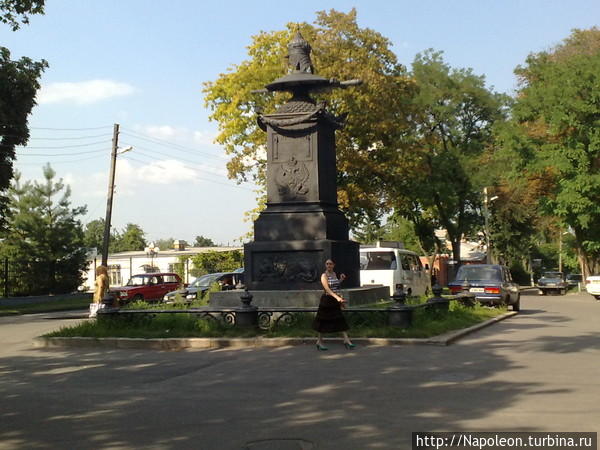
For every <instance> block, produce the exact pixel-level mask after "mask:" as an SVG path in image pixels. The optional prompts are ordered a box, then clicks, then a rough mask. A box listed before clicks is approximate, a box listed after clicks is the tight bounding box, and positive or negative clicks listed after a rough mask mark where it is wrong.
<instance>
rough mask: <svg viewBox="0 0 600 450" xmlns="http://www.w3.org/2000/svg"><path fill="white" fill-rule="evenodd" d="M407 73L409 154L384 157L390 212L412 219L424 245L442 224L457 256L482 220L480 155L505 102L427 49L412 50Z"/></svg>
mask: <svg viewBox="0 0 600 450" xmlns="http://www.w3.org/2000/svg"><path fill="white" fill-rule="evenodd" d="M412 76H413V78H414V81H415V83H416V87H417V93H416V95H415V96H414V97H413V99H412V104H413V108H412V111H413V113H414V116H413V129H412V131H411V134H410V137H409V140H410V146H411V151H407V152H398V153H397V154H396V155H394V156H393V158H390V163H389V167H390V169H389V170H388V172H387V173H386V174H385V176H384V177H383V179H382V184H383V185H384V186H385V187H386V194H387V195H388V196H389V197H390V200H389V201H390V203H391V204H393V205H394V207H395V211H396V214H399V215H401V216H403V217H406V218H407V219H409V220H411V221H412V222H413V223H414V225H415V231H416V232H417V235H419V236H420V237H421V238H422V243H423V244H424V245H423V247H424V248H427V247H431V245H432V244H433V245H436V244H437V242H436V241H435V240H433V241H432V239H431V235H432V232H433V230H434V229H435V228H440V227H441V228H444V229H445V230H446V231H447V233H448V238H449V241H450V242H451V244H452V253H453V257H454V259H455V260H456V261H460V243H461V240H462V239H463V237H465V236H467V235H469V234H471V233H472V232H473V230H474V229H475V228H477V227H479V226H480V225H481V222H482V218H481V190H482V188H483V186H485V185H486V184H487V183H489V179H488V171H487V169H486V164H485V162H486V161H485V160H486V158H487V154H488V152H489V151H490V147H492V145H493V142H494V139H493V129H494V125H495V124H496V123H498V122H502V121H503V120H504V119H505V114H506V110H505V106H506V102H507V100H508V99H507V97H506V96H504V95H501V94H497V93H494V92H492V91H491V90H489V89H488V88H487V87H486V86H485V79H484V77H483V76H478V75H476V74H474V73H473V72H472V70H470V69H454V68H451V67H450V66H449V65H448V64H446V63H445V62H444V60H443V58H442V54H441V53H440V52H435V51H433V50H429V51H427V52H425V53H423V54H420V55H417V57H416V58H415V60H414V62H413V65H412ZM394 158H396V159H397V161H398V163H393V161H394ZM407 168H408V170H407ZM427 240H429V242H426V241H427Z"/></svg>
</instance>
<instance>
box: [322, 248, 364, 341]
mask: <svg viewBox="0 0 600 450" xmlns="http://www.w3.org/2000/svg"><path fill="white" fill-rule="evenodd" d="M334 268H335V263H334V262H333V260H331V259H328V260H327V261H325V272H323V274H322V275H321V284H322V285H323V290H324V292H323V295H322V296H321V300H320V301H319V309H318V311H317V315H316V317H315V320H314V322H313V329H314V330H315V331H317V332H318V333H319V337H318V338H317V350H320V351H323V350H328V348H327V347H325V346H324V345H323V333H337V332H341V333H342V336H343V338H344V345H345V346H346V348H347V349H351V348H354V347H356V346H355V345H354V344H353V343H352V342H351V341H350V338H349V337H348V333H347V331H348V329H349V328H350V327H349V326H348V323H347V322H346V319H345V318H344V315H343V314H342V308H343V307H344V306H345V302H346V300H344V298H343V297H342V296H341V295H340V292H339V291H340V283H341V282H342V281H344V280H345V279H346V275H344V274H343V273H342V274H340V276H339V278H338V276H337V274H336V273H335V271H334V270H333V269H334Z"/></svg>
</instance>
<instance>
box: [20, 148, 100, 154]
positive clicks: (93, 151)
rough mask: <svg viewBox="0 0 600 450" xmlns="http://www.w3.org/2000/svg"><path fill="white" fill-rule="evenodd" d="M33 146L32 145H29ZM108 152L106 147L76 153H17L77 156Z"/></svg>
mask: <svg viewBox="0 0 600 450" xmlns="http://www.w3.org/2000/svg"><path fill="white" fill-rule="evenodd" d="M28 148H32V147H28ZM100 152H106V149H105V148H103V149H98V150H89V151H87V152H74V153H17V156H75V155H87V154H89V153H100Z"/></svg>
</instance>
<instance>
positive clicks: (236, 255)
mask: <svg viewBox="0 0 600 450" xmlns="http://www.w3.org/2000/svg"><path fill="white" fill-rule="evenodd" d="M191 259H192V263H193V265H194V268H193V269H192V270H191V271H190V273H191V274H192V275H193V276H195V277H197V276H200V275H204V274H207V273H217V272H232V271H234V270H235V269H237V268H239V267H241V266H242V265H243V262H244V256H243V254H242V252H240V251H239V250H232V251H227V252H205V253H198V254H197V255H194V256H193V257H192V258H191Z"/></svg>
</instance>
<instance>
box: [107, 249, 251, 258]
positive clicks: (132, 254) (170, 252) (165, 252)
mask: <svg viewBox="0 0 600 450" xmlns="http://www.w3.org/2000/svg"><path fill="white" fill-rule="evenodd" d="M243 249H244V247H187V248H186V249H185V250H175V249H172V248H170V249H166V250H159V251H158V252H157V253H156V254H155V255H154V258H164V257H167V256H193V255H197V254H198V253H207V252H228V251H233V250H240V251H241V250H243ZM133 257H144V258H146V257H148V254H147V253H146V252H145V251H144V250H136V251H131V252H118V253H109V255H108V258H109V259H111V258H112V259H119V258H133Z"/></svg>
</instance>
